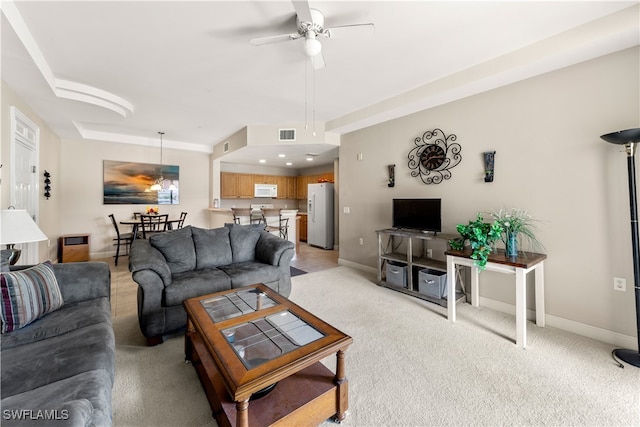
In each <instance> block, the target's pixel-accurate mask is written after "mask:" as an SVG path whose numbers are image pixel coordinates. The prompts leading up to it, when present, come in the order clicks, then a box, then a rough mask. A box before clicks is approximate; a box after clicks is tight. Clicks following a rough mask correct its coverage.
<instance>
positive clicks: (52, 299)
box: [0, 261, 64, 334]
mask: <svg viewBox="0 0 640 427" xmlns="http://www.w3.org/2000/svg"><path fill="white" fill-rule="evenodd" d="M0 293H1V294H2V313H1V316H2V318H1V320H2V330H1V332H2V333H3V334H4V333H5V332H11V331H14V330H16V329H20V328H22V327H24V326H26V325H28V324H29V323H31V322H33V321H34V320H36V319H39V318H40V317H42V316H44V315H45V314H47V313H50V312H52V311H54V310H57V309H59V308H60V307H62V305H63V304H64V301H63V300H62V294H61V293H60V287H59V286H58V280H57V279H56V276H55V274H54V273H53V266H52V265H51V261H45V262H43V263H41V264H38V265H36V266H34V267H31V268H28V269H25V270H20V271H12V272H9V273H2V274H0Z"/></svg>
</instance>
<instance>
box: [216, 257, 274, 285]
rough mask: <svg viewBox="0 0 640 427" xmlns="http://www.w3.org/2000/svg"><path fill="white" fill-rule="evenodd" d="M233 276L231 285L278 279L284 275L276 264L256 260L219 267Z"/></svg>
mask: <svg viewBox="0 0 640 427" xmlns="http://www.w3.org/2000/svg"><path fill="white" fill-rule="evenodd" d="M218 268H219V269H220V270H222V271H224V272H225V273H226V274H227V275H228V276H229V277H230V278H231V287H233V288H239V287H241V286H248V285H253V284H254V283H265V284H266V283H268V282H273V281H278V280H279V279H280V277H281V275H282V273H281V271H280V269H279V268H278V267H276V266H273V265H269V264H263V263H260V262H256V261H245V262H238V263H233V264H231V265H225V266H222V267H218Z"/></svg>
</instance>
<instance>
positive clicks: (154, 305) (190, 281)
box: [129, 224, 294, 345]
mask: <svg viewBox="0 0 640 427" xmlns="http://www.w3.org/2000/svg"><path fill="white" fill-rule="evenodd" d="M293 255H294V244H293V243H291V242H290V241H288V240H284V239H281V238H280V237H278V236H275V235H273V234H271V233H268V232H266V231H264V224H262V225H237V224H226V225H225V226H224V227H220V228H214V229H210V230H207V229H203V228H198V227H193V226H186V227H184V228H181V229H179V230H173V231H167V232H164V233H159V234H156V235H154V236H151V237H150V238H149V239H148V240H141V239H137V240H135V241H134V242H133V244H132V246H131V251H130V254H129V271H131V273H132V277H133V280H134V281H135V282H136V283H137V284H138V320H139V323H140V330H141V331H142V334H143V335H144V336H145V337H146V339H147V344H149V345H156V344H160V343H162V341H163V339H164V338H163V336H164V335H167V334H169V333H172V332H176V331H180V330H181V329H183V328H184V327H185V326H186V324H187V315H186V312H185V310H184V308H183V306H182V302H183V301H184V300H185V299H188V298H194V297H198V296H202V295H207V294H211V293H214V292H219V291H222V290H227V289H232V288H239V287H242V286H247V285H252V284H254V283H264V284H265V285H267V286H269V287H270V288H272V289H273V290H275V291H276V292H278V293H280V294H281V295H283V296H285V297H287V296H289V294H290V293H291V271H290V267H289V265H290V262H291V259H292V258H293Z"/></svg>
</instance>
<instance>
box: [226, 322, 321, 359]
mask: <svg viewBox="0 0 640 427" xmlns="http://www.w3.org/2000/svg"><path fill="white" fill-rule="evenodd" d="M222 333H223V334H224V336H225V337H226V339H227V341H229V343H231V347H232V348H233V350H234V351H235V353H236V354H237V355H238V358H239V359H240V360H241V361H242V363H243V364H244V366H245V367H246V368H247V369H253V368H255V367H256V366H259V365H261V364H263V363H265V362H268V361H269V360H272V359H275V358H276V357H278V356H282V355H283V354H286V353H289V352H290V351H293V350H295V349H298V348H300V347H302V346H304V345H307V344H309V343H312V342H313V341H316V340H319V339H320V338H323V337H324V336H325V335H324V334H323V333H321V332H319V331H318V330H317V329H315V328H314V327H313V326H311V325H309V324H307V323H306V322H305V321H303V320H302V319H300V318H299V317H298V316H296V315H295V314H293V313H291V312H290V311H288V310H286V311H282V312H279V313H275V314H272V315H269V316H266V317H263V318H261V319H257V320H254V321H250V322H247V323H243V324H241V325H238V326H234V327H231V328H227V329H223V330H222Z"/></svg>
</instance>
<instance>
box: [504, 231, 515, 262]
mask: <svg viewBox="0 0 640 427" xmlns="http://www.w3.org/2000/svg"><path fill="white" fill-rule="evenodd" d="M505 246H506V247H505V252H506V255H507V256H508V257H516V256H518V233H507V242H506V245H505Z"/></svg>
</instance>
